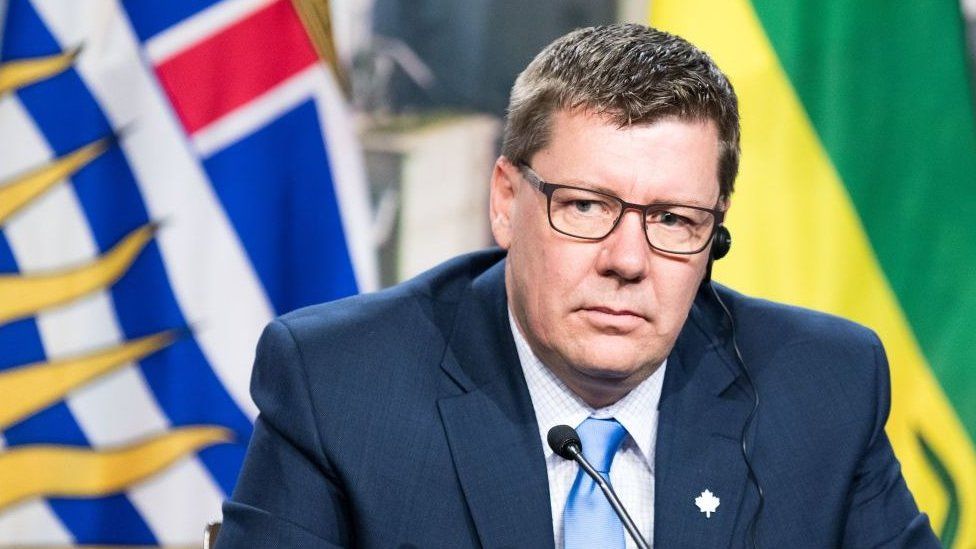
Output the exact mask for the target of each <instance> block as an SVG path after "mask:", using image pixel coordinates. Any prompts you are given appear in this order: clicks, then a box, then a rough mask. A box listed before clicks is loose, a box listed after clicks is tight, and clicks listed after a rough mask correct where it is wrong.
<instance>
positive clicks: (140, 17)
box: [122, 0, 220, 42]
mask: <svg viewBox="0 0 976 549" xmlns="http://www.w3.org/2000/svg"><path fill="white" fill-rule="evenodd" d="M219 1H220V0H166V1H165V2H154V1H152V0H123V2H122V6H123V7H124V8H125V11H127V12H128V13H129V20H130V21H131V22H132V28H133V29H135V31H136V35H137V36H138V37H139V40H141V41H143V42H145V41H146V40H149V39H150V38H152V37H153V36H155V35H156V34H158V33H160V32H162V31H164V30H166V29H168V28H169V27H171V26H173V25H175V24H176V23H179V22H180V21H182V20H184V19H186V18H187V17H190V16H191V15H194V14H196V13H197V12H199V11H201V10H204V9H206V8H209V7H210V6H211V5H213V4H216V3H217V2H219Z"/></svg>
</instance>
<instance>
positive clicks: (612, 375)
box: [571, 342, 660, 379]
mask: <svg viewBox="0 0 976 549" xmlns="http://www.w3.org/2000/svg"><path fill="white" fill-rule="evenodd" d="M584 345H585V346H586V350H585V351H584V352H583V353H581V355H580V356H577V357H572V358H571V360H573V365H574V368H575V369H576V370H577V371H579V372H580V373H582V374H585V375H586V376H588V377H592V378H597V379H627V378H629V377H631V376H633V375H634V374H636V373H638V372H639V371H641V370H643V369H645V368H647V367H648V365H649V364H652V365H657V364H658V363H659V362H660V361H659V360H657V361H656V360H654V359H653V358H652V357H648V356H646V355H644V354H642V353H638V352H636V351H637V349H634V348H626V349H622V348H621V347H620V342H616V343H615V344H614V345H606V344H603V345H601V344H598V343H596V342H589V343H584ZM628 347H630V346H628Z"/></svg>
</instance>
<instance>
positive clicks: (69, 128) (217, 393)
mask: <svg viewBox="0 0 976 549" xmlns="http://www.w3.org/2000/svg"><path fill="white" fill-rule="evenodd" d="M11 28H13V29H16V31H15V32H10V33H7V34H6V36H5V37H4V44H3V48H4V49H3V52H4V55H5V56H9V57H11V58H16V57H25V56H34V55H46V54H51V53H56V52H58V51H60V50H61V46H60V45H59V44H57V43H56V42H55V40H54V39H53V37H52V36H51V35H50V34H49V33H48V31H47V29H46V28H44V26H43V24H42V23H41V21H40V20H39V19H38V17H37V15H36V13H34V11H33V10H32V9H31V7H30V5H29V4H28V3H26V2H24V1H23V0H16V1H15V2H14V3H12V4H11V5H10V11H9V12H8V19H7V29H8V30H9V29H11ZM17 94H18V96H19V97H20V99H21V101H22V103H23V104H24V106H25V108H26V109H27V110H28V112H29V113H30V114H31V115H32V116H33V118H34V120H35V122H36V123H37V125H38V127H39V128H40V130H41V131H42V133H43V134H44V136H45V138H46V139H47V141H48V143H49V144H50V145H51V147H52V149H54V151H55V153H56V154H58V155H61V154H65V153H66V152H69V151H71V150H73V149H74V148H76V147H78V146H80V145H83V144H85V143H88V142H90V141H92V140H94V139H96V138H98V137H102V136H104V135H106V134H107V133H108V132H109V131H110V128H109V124H108V121H107V120H106V119H105V118H104V115H103V114H102V112H101V110H100V109H99V107H98V105H97V103H96V101H95V100H94V98H93V97H92V96H91V94H90V92H89V91H88V90H87V89H86V87H85V85H84V83H83V82H82V81H81V79H80V78H79V77H78V75H77V73H75V72H74V70H70V71H67V72H65V73H63V74H62V75H60V76H58V77H55V78H52V79H50V80H47V81H44V82H41V83H38V84H35V85H33V86H30V87H28V88H25V89H22V90H19V91H18V92H17ZM73 180H74V183H75V191H76V193H77V195H78V197H79V200H80V202H81V204H82V206H83V208H84V210H85V212H86V214H87V216H88V218H89V223H90V225H91V227H92V231H93V234H94V237H95V240H96V242H97V244H98V247H99V250H100V251H101V252H105V251H106V250H108V249H109V248H111V247H112V246H113V245H114V244H116V243H117V242H118V240H119V239H120V238H121V237H122V236H123V235H124V234H126V233H128V232H129V231H131V230H132V229H134V228H136V227H138V226H140V225H142V224H144V223H146V222H148V216H147V213H146V210H145V206H144V204H143V202H142V199H141V196H140V194H139V190H138V187H137V186H136V183H135V180H134V178H133V175H132V172H131V170H130V168H129V166H128V164H127V161H126V159H125V157H124V156H123V155H122V153H121V151H120V150H119V149H113V150H111V151H109V152H107V153H105V154H104V155H103V156H101V157H99V158H98V159H97V160H95V161H94V162H92V164H90V165H89V166H88V167H86V168H85V169H84V170H82V171H81V172H79V173H78V174H77V175H76V176H75V177H74V178H73ZM111 295H112V298H113V301H114V303H115V304H116V307H117V312H118V316H119V321H120V324H121V326H122V329H123V331H124V332H125V334H126V337H128V338H134V337H139V336H142V335H146V334H148V333H151V332H154V331H157V330H159V329H167V328H179V327H183V326H185V324H186V321H185V319H184V318H183V317H182V314H181V312H180V310H179V308H178V306H177V304H176V301H175V298H174V296H173V293H172V289H171V288H170V286H169V282H168V279H167V278H166V272H165V268H164V265H163V261H162V258H161V256H160V253H159V249H158V248H157V246H156V244H155V243H150V245H148V246H147V248H146V249H145V250H144V251H143V253H142V254H141V255H140V257H139V258H138V259H137V261H136V263H135V264H134V265H133V268H132V270H131V271H130V272H129V273H128V274H127V275H126V276H125V277H124V278H123V279H122V280H121V281H120V282H119V283H118V284H117V285H116V286H115V287H113V288H112V289H111ZM140 365H141V367H142V370H143V373H144V374H145V378H146V380H147V382H148V384H149V386H150V388H151V390H152V391H153V393H154V395H155V396H156V398H157V400H158V402H159V404H160V406H161V408H162V409H163V410H164V412H165V413H166V415H167V416H168V417H169V419H170V421H171V422H172V423H173V424H174V425H186V424H200V423H206V424H214V423H217V424H222V425H225V426H228V427H229V428H231V429H232V430H234V431H235V432H236V435H237V440H238V443H237V444H232V445H221V446H219V447H215V448H212V449H208V450H206V451H204V452H201V454H200V456H201V459H202V460H203V462H204V464H205V465H206V467H207V468H208V470H209V471H210V472H211V474H212V475H213V476H214V478H215V479H216V481H217V482H218V483H219V484H220V485H221V487H222V488H223V489H224V490H225V491H226V492H227V493H229V492H230V491H231V489H232V487H233V484H234V482H235V480H236V475H237V471H238V469H239V468H240V464H241V462H242V460H243V454H244V448H245V445H246V443H247V441H248V439H249V437H250V433H251V428H252V427H251V424H250V421H249V420H248V418H247V417H246V416H245V415H244V414H243V413H242V412H241V410H240V409H238V407H237V405H236V403H234V402H233V400H232V399H231V397H230V396H229V395H228V394H227V391H226V390H225V389H224V388H223V386H222V385H221V383H220V381H219V380H218V379H217V378H216V376H215V374H214V373H213V371H212V370H211V369H210V367H209V365H208V364H207V363H206V360H205V358H204V356H203V354H202V352H201V351H200V349H199V347H198V345H197V344H196V341H195V340H193V339H192V338H186V339H183V340H181V341H180V342H178V343H177V344H175V345H174V346H172V347H170V348H169V349H167V350H165V351H162V352H160V353H157V354H156V355H153V356H151V357H149V358H148V359H146V360H145V361H143V362H142V363H141V364H140ZM187 496H188V497H192V494H188V495H187ZM85 503H86V501H84V500H79V501H76V502H75V503H74V504H73V505H76V506H83V505H84V504H85ZM90 512H91V513H97V512H100V511H98V510H97V509H94V508H93V509H91V510H90ZM59 516H61V514H60V513H59ZM61 518H62V519H64V517H63V516H62V517H61ZM73 533H74V532H73Z"/></svg>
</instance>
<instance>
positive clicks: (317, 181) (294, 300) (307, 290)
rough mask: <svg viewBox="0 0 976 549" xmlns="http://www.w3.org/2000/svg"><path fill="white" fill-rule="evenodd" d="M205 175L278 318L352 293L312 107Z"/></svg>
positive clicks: (236, 148) (251, 139) (245, 142)
mask: <svg viewBox="0 0 976 549" xmlns="http://www.w3.org/2000/svg"><path fill="white" fill-rule="evenodd" d="M204 167H205V168H206V170H207V174H208V175H209V176H210V179H211V181H213V185H214V189H215V190H216V192H217V195H218V196H219V197H220V201H221V203H222V204H223V207H224V210H225V211H226V212H227V216H228V217H229V218H230V220H231V222H232V223H233V225H234V228H235V229H236V231H237V234H238V235H239V236H240V239H241V242H242V243H243V244H244V248H245V249H246V250H247V253H248V257H249V258H250V260H251V263H252V264H253V265H254V268H255V270H256V271H257V273H258V277H259V278H260V279H261V283H262V285H263V286H264V289H265V291H266V292H267V295H268V298H269V299H270V300H271V303H272V305H273V306H274V308H275V311H276V312H277V313H278V314H283V313H286V312H288V311H291V310H293V309H297V308H299V307H303V306H306V305H312V304H314V303H320V302H323V301H329V300H332V299H337V298H340V297H345V296H348V295H352V294H354V293H356V291H357V290H356V278H355V275H354V273H353V268H352V263H351V261H350V259H349V252H348V249H347V247H346V237H345V234H344V231H343V227H342V218H341V217H340V213H339V204H338V201H337V200H336V193H335V189H334V188H333V183H332V172H331V170H330V167H329V159H328V156H327V154H326V149H325V146H324V144H323V142H322V129H321V127H320V126H319V122H318V115H317V114H316V106H315V103H314V101H312V100H309V101H308V102H306V103H304V104H302V105H300V106H299V107H296V108H295V109H293V110H292V111H290V112H289V113H287V114H286V115H284V116H282V117H280V118H278V119H276V120H274V121H273V122H271V123H270V124H268V125H267V126H266V127H264V128H263V129H261V130H260V131H258V132H256V133H254V134H252V135H250V136H248V137H246V138H244V139H242V140H241V141H238V142H236V143H234V144H233V145H231V146H229V147H228V148H226V149H224V150H223V151H221V152H219V153H217V154H215V155H213V156H212V157H210V158H209V159H208V160H206V161H205V162H204Z"/></svg>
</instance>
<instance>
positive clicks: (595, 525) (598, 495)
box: [563, 418, 627, 549]
mask: <svg viewBox="0 0 976 549" xmlns="http://www.w3.org/2000/svg"><path fill="white" fill-rule="evenodd" d="M576 432H577V433H579V436H580V441H581V442H582V443H583V456H585V457H586V459H587V461H589V462H590V465H592V466H593V468H594V469H596V470H597V471H599V473H600V476H602V477H603V478H604V479H606V480H607V481H608V482H609V480H610V465H611V464H612V463H613V456H614V455H615V454H616V453H617V449H618V448H620V445H621V444H622V443H623V441H624V437H625V436H627V430H626V429H624V427H623V425H621V424H619V423H617V420H615V419H594V418H589V419H587V420H586V421H584V422H583V423H581V424H580V426H579V427H577V428H576ZM563 547H564V548H565V549H594V548H601V549H604V548H605V549H623V548H624V547H625V545H624V525H623V524H622V523H621V522H620V519H619V518H617V514H616V513H614V512H613V507H611V506H610V502H609V501H607V498H606V497H605V496H604V495H603V492H602V491H601V490H600V487H599V486H598V485H597V483H596V482H594V481H593V479H591V478H590V477H589V475H587V474H586V472H585V471H583V469H582V468H580V470H579V473H577V474H576V481H575V482H573V488H572V489H571V490H570V491H569V497H568V498H566V509H565V510H564V511H563Z"/></svg>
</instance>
